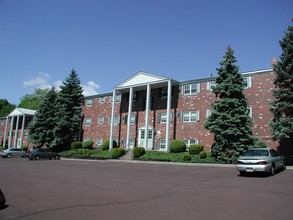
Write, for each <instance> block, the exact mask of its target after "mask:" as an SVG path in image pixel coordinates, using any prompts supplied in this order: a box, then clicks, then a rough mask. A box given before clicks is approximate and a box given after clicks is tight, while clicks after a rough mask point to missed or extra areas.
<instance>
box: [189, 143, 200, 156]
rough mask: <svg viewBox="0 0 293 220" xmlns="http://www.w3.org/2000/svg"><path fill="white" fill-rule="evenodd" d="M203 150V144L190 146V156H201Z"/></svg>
mask: <svg viewBox="0 0 293 220" xmlns="http://www.w3.org/2000/svg"><path fill="white" fill-rule="evenodd" d="M203 149H204V145H203V144H193V145H190V146H189V148H188V151H189V153H190V154H199V153H200V152H201V151H203Z"/></svg>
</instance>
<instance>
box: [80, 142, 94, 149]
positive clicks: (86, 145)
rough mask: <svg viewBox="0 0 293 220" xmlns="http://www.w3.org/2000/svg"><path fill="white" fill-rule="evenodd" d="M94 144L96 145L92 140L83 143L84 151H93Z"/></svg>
mask: <svg viewBox="0 0 293 220" xmlns="http://www.w3.org/2000/svg"><path fill="white" fill-rule="evenodd" d="M93 144H94V142H93V141H91V140H88V141H84V142H82V148H83V149H92V148H93Z"/></svg>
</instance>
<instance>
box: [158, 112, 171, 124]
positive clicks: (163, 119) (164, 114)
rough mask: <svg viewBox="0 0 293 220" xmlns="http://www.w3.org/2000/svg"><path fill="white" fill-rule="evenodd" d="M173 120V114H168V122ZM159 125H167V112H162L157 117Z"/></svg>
mask: <svg viewBox="0 0 293 220" xmlns="http://www.w3.org/2000/svg"><path fill="white" fill-rule="evenodd" d="M172 119H173V113H172V112H170V121H172ZM158 121H159V123H167V112H162V113H161V114H160V117H159V120H158Z"/></svg>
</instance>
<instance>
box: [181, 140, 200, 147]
mask: <svg viewBox="0 0 293 220" xmlns="http://www.w3.org/2000/svg"><path fill="white" fill-rule="evenodd" d="M183 142H184V143H185V144H186V147H187V148H188V147H189V146H190V145H194V144H198V143H199V141H198V140H197V139H194V140H188V139H185V140H183Z"/></svg>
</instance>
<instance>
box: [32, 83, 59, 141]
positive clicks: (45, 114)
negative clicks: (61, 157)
mask: <svg viewBox="0 0 293 220" xmlns="http://www.w3.org/2000/svg"><path fill="white" fill-rule="evenodd" d="M56 99H57V93H56V91H55V88H54V87H52V88H51V90H49V91H48V92H47V93H46V95H45V97H44V100H43V101H42V103H41V105H40V107H39V110H37V112H36V115H35V118H34V120H33V121H32V122H31V123H30V124H29V129H30V141H31V142H32V143H34V144H36V145H38V146H46V147H51V146H52V142H53V140H54V134H53V130H54V128H55V124H56V118H55V115H56V107H55V106H56Z"/></svg>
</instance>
